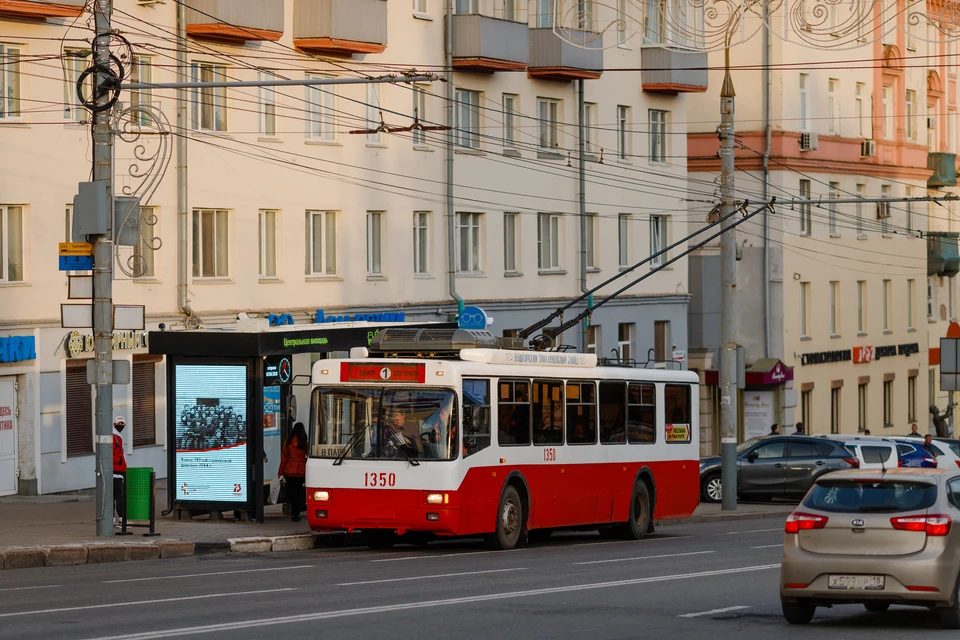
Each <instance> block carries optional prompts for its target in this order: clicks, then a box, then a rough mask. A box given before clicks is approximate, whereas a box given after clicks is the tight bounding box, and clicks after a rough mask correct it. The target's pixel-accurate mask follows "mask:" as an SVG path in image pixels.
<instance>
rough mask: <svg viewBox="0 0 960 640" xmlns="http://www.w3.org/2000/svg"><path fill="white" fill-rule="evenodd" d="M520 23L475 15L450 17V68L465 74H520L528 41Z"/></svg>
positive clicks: (528, 46)
mask: <svg viewBox="0 0 960 640" xmlns="http://www.w3.org/2000/svg"><path fill="white" fill-rule="evenodd" d="M527 31H528V29H527V25H526V24H525V23H523V22H513V21H511V20H500V19H499V18H490V17H487V16H481V15H477V14H469V15H455V16H453V66H454V68H456V69H461V70H465V71H483V72H487V73H492V72H494V71H523V70H524V69H526V68H527V60H528V59H529V57H530V39H529V36H528V34H527Z"/></svg>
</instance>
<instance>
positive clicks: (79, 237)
mask: <svg viewBox="0 0 960 640" xmlns="http://www.w3.org/2000/svg"><path fill="white" fill-rule="evenodd" d="M107 202H108V201H107V185H106V184H105V183H103V182H81V183H80V187H79V190H78V193H77V195H76V196H74V198H73V228H72V231H71V235H72V240H73V241H74V242H86V241H87V236H96V235H102V234H104V233H106V232H107V209H108V207H107Z"/></svg>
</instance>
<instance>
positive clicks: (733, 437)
mask: <svg viewBox="0 0 960 640" xmlns="http://www.w3.org/2000/svg"><path fill="white" fill-rule="evenodd" d="M724 55H725V67H724V69H725V71H724V76H723V87H722V88H721V90H720V216H721V217H722V218H724V222H723V223H722V225H721V228H722V229H723V232H724V233H723V235H721V236H720V371H719V373H720V376H719V377H720V455H721V469H720V479H721V481H722V482H723V501H722V502H723V504H722V509H723V511H736V509H737V326H736V321H735V320H736V318H735V313H736V309H737V296H736V294H737V233H736V229H735V228H733V221H734V220H733V216H731V215H730V214H731V213H732V212H733V205H734V197H733V171H734V166H733V102H734V96H735V95H736V94H735V92H734V90H733V79H732V78H731V77H730V48H729V47H727V49H726V51H725V52H724Z"/></svg>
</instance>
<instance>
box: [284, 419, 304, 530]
mask: <svg viewBox="0 0 960 640" xmlns="http://www.w3.org/2000/svg"><path fill="white" fill-rule="evenodd" d="M280 475H281V476H283V479H284V483H285V484H286V487H287V491H286V493H287V503H288V504H289V505H290V519H291V520H293V521H294V522H298V521H299V520H300V513H301V512H303V511H306V510H307V493H306V488H305V487H304V481H305V480H306V475H307V431H306V429H304V427H303V423H302V422H298V423H296V424H295V425H293V430H292V431H290V435H288V436H287V439H286V441H285V442H284V443H283V451H282V453H281V455H280Z"/></svg>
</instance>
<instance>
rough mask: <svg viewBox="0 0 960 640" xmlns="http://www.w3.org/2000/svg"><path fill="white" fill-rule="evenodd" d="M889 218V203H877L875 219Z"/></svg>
mask: <svg viewBox="0 0 960 640" xmlns="http://www.w3.org/2000/svg"><path fill="white" fill-rule="evenodd" d="M889 217H890V203H889V202H878V203H877V218H880V219H882V218H889Z"/></svg>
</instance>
